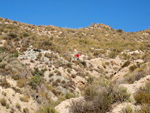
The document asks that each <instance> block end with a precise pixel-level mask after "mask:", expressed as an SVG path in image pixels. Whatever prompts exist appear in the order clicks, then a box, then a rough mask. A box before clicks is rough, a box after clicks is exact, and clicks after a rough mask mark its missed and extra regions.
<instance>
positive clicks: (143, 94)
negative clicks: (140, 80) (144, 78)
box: [134, 82, 150, 105]
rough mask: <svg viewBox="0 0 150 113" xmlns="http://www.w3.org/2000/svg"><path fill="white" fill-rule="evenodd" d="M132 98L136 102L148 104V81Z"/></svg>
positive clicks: (149, 99)
mask: <svg viewBox="0 0 150 113" xmlns="http://www.w3.org/2000/svg"><path fill="white" fill-rule="evenodd" d="M134 98H135V100H136V103H138V104H149V105H150V82H148V83H146V85H145V87H143V88H140V89H139V91H138V92H137V93H136V94H135V96H134Z"/></svg>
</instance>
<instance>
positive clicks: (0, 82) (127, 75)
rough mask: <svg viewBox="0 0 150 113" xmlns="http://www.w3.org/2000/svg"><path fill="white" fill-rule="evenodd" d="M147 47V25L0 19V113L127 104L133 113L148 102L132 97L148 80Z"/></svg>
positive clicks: (94, 111) (109, 108)
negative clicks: (128, 28) (135, 28)
mask: <svg viewBox="0 0 150 113" xmlns="http://www.w3.org/2000/svg"><path fill="white" fill-rule="evenodd" d="M149 47H150V29H148V30H144V31H140V32H134V33H126V32H123V31H122V30H121V29H120V30H115V29H112V28H110V27H109V26H107V25H104V24H92V25H90V26H89V27H86V28H79V29H68V28H61V27H55V26H52V25H48V26H42V25H41V26H35V25H29V24H24V23H20V22H16V21H11V20H8V19H3V18H0V95H1V96H0V112H3V113H9V112H11V113H13V112H14V113H16V112H17V113H19V112H20V113H22V112H24V113H28V112H29V113H32V112H37V113H38V112H39V113H43V112H47V113H48V112H49V111H50V112H56V111H55V109H56V110H57V111H58V112H60V113H63V112H66V111H67V112H73V113H76V112H77V113H80V112H82V113H83V112H89V113H99V112H101V113H105V112H110V113H117V112H123V113H124V112H125V110H126V109H129V106H128V105H130V109H132V111H133V112H137V111H134V110H136V109H140V106H141V109H142V107H143V104H144V105H146V106H148V105H149V102H147V101H146V102H145V101H144V102H143V101H142V102H141V100H138V99H139V98H142V97H143V96H142V95H140V96H139V98H138V97H137V96H136V98H135V95H136V94H138V91H140V87H145V89H146V88H147V85H146V86H145V83H146V84H147V82H148V81H149V78H148V77H149V76H148V75H150V65H149V64H150V49H149ZM76 54H79V59H77V57H76ZM123 87H124V88H123ZM125 88H126V89H125ZM145 92H146V95H148V94H149V93H150V92H147V91H145ZM128 93H130V94H128ZM105 95H107V96H105ZM138 95H139V94H138ZM129 100H130V101H129ZM140 102H141V103H140ZM106 103H107V104H106ZM137 103H139V104H138V105H137ZM66 104H67V105H68V106H69V107H68V106H67V107H66ZM86 105H87V106H86ZM73 106H74V107H73ZM96 106H97V107H96ZM126 106H127V107H128V108H126ZM54 108H55V109H54ZM146 109H148V108H147V107H146Z"/></svg>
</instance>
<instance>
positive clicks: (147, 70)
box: [124, 64, 150, 84]
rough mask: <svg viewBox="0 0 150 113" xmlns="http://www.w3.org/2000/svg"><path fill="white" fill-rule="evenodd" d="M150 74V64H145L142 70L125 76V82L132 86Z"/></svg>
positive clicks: (139, 69)
mask: <svg viewBox="0 0 150 113" xmlns="http://www.w3.org/2000/svg"><path fill="white" fill-rule="evenodd" d="M149 74H150V64H144V65H143V66H141V67H140V68H137V69H135V70H134V71H133V72H129V73H128V74H127V75H126V76H125V80H124V82H128V83H130V84H132V83H134V82H135V81H138V80H140V79H141V78H143V77H145V76H147V75H149Z"/></svg>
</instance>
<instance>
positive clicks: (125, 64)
mask: <svg viewBox="0 0 150 113" xmlns="http://www.w3.org/2000/svg"><path fill="white" fill-rule="evenodd" d="M129 65H130V61H126V62H125V63H124V64H123V65H122V66H121V67H122V68H124V67H127V66H129Z"/></svg>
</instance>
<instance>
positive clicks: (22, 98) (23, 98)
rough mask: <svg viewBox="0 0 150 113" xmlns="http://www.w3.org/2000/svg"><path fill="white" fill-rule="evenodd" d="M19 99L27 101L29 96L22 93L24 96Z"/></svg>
mask: <svg viewBox="0 0 150 113" xmlns="http://www.w3.org/2000/svg"><path fill="white" fill-rule="evenodd" d="M20 100H21V101H23V102H29V97H28V96H27V95H24V96H22V97H20Z"/></svg>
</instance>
